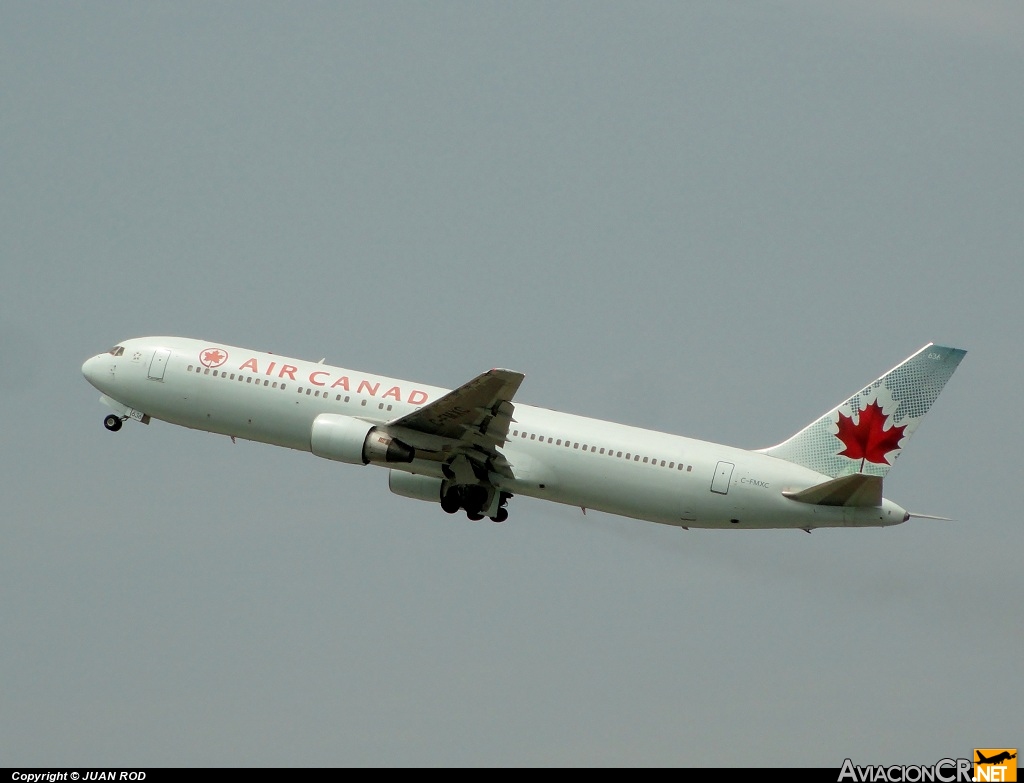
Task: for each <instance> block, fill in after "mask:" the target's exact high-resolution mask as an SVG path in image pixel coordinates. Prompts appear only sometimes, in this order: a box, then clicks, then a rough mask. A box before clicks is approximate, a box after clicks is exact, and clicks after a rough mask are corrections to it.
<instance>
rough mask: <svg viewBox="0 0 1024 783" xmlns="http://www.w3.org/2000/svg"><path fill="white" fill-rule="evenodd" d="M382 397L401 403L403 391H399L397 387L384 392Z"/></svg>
mask: <svg viewBox="0 0 1024 783" xmlns="http://www.w3.org/2000/svg"><path fill="white" fill-rule="evenodd" d="M380 396H381V397H382V398H383V397H390V398H391V399H393V400H398V401H399V402H401V401H402V390H401V389H399V388H398V387H397V386H392V387H391V388H390V389H388V390H387V391H386V392H384V393H383V394H382V395H380Z"/></svg>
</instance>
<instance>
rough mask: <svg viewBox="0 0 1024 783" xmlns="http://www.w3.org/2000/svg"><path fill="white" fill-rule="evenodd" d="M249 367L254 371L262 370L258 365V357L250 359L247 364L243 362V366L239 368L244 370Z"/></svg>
mask: <svg viewBox="0 0 1024 783" xmlns="http://www.w3.org/2000/svg"><path fill="white" fill-rule="evenodd" d="M247 367H248V368H249V369H250V370H252V371H253V372H259V371H260V370H259V368H258V367H257V366H256V359H255V358H253V359H250V360H249V361H247V362H246V363H245V364H243V365H242V366H241V367H239V368H238V369H239V370H244V369H246V368H247Z"/></svg>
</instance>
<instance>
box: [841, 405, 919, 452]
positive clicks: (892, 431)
mask: <svg viewBox="0 0 1024 783" xmlns="http://www.w3.org/2000/svg"><path fill="white" fill-rule="evenodd" d="M888 418H889V417H888V416H886V415H885V414H884V413H882V406H881V405H879V404H878V401H877V400H875V401H874V402H873V403H871V404H870V405H868V406H867V407H866V408H864V410H862V411H861V412H860V420H859V421H858V422H857V423H856V424H854V423H853V417H852V416H844V415H843V413H842V412H840V413H839V422H838V423H839V431H838V432H837V433H836V437H837V438H839V440H841V441H842V442H843V445H844V446H846V448H845V449H843V450H842V451H840V452H839V456H840V457H849V458H850V459H859V460H861V468H862V469H863V467H864V460H867V461H868V462H874V463H875V464H878V465H891V464H892V463H890V462H889V460H887V459H886V458H885V455H886V454H888V453H889V452H890V451H894V450H896V449H898V448H899V447H900V441H901V440H902V439H903V430H905V429H906V428H907V427H906V425H905V424H904V425H902V426H897V425H893V426H892V427H890V428H889V429H884V427H885V422H886V420H887V419H888Z"/></svg>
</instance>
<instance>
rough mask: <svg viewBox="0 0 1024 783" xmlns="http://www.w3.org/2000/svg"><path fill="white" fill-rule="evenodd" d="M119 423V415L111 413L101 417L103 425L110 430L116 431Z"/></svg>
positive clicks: (119, 427)
mask: <svg viewBox="0 0 1024 783" xmlns="http://www.w3.org/2000/svg"><path fill="white" fill-rule="evenodd" d="M121 424H122V421H121V418H120V417H119V416H115V415H114V414H113V413H111V414H110V415H109V416H107V417H106V418H105V419H103V426H104V427H106V428H107V429H108V430H110V431H111V432H117V431H118V430H119V429H121Z"/></svg>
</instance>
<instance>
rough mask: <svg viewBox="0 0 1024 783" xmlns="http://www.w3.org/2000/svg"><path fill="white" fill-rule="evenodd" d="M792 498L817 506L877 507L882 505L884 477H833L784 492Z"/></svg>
mask: <svg viewBox="0 0 1024 783" xmlns="http://www.w3.org/2000/svg"><path fill="white" fill-rule="evenodd" d="M782 494H783V495H784V496H786V497H787V498H789V499H790V500H799V501H800V502H801V503H811V504H813V505H816V506H855V507H860V508H877V507H878V506H881V505H882V477H881V476H869V475H867V474H866V473H851V474H850V475H849V476H842V477H841V478H837V479H832V480H831V481H826V482H824V483H822V484H815V485H814V486H813V487H808V488H807V489H801V490H800V491H799V492H783V493H782Z"/></svg>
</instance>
